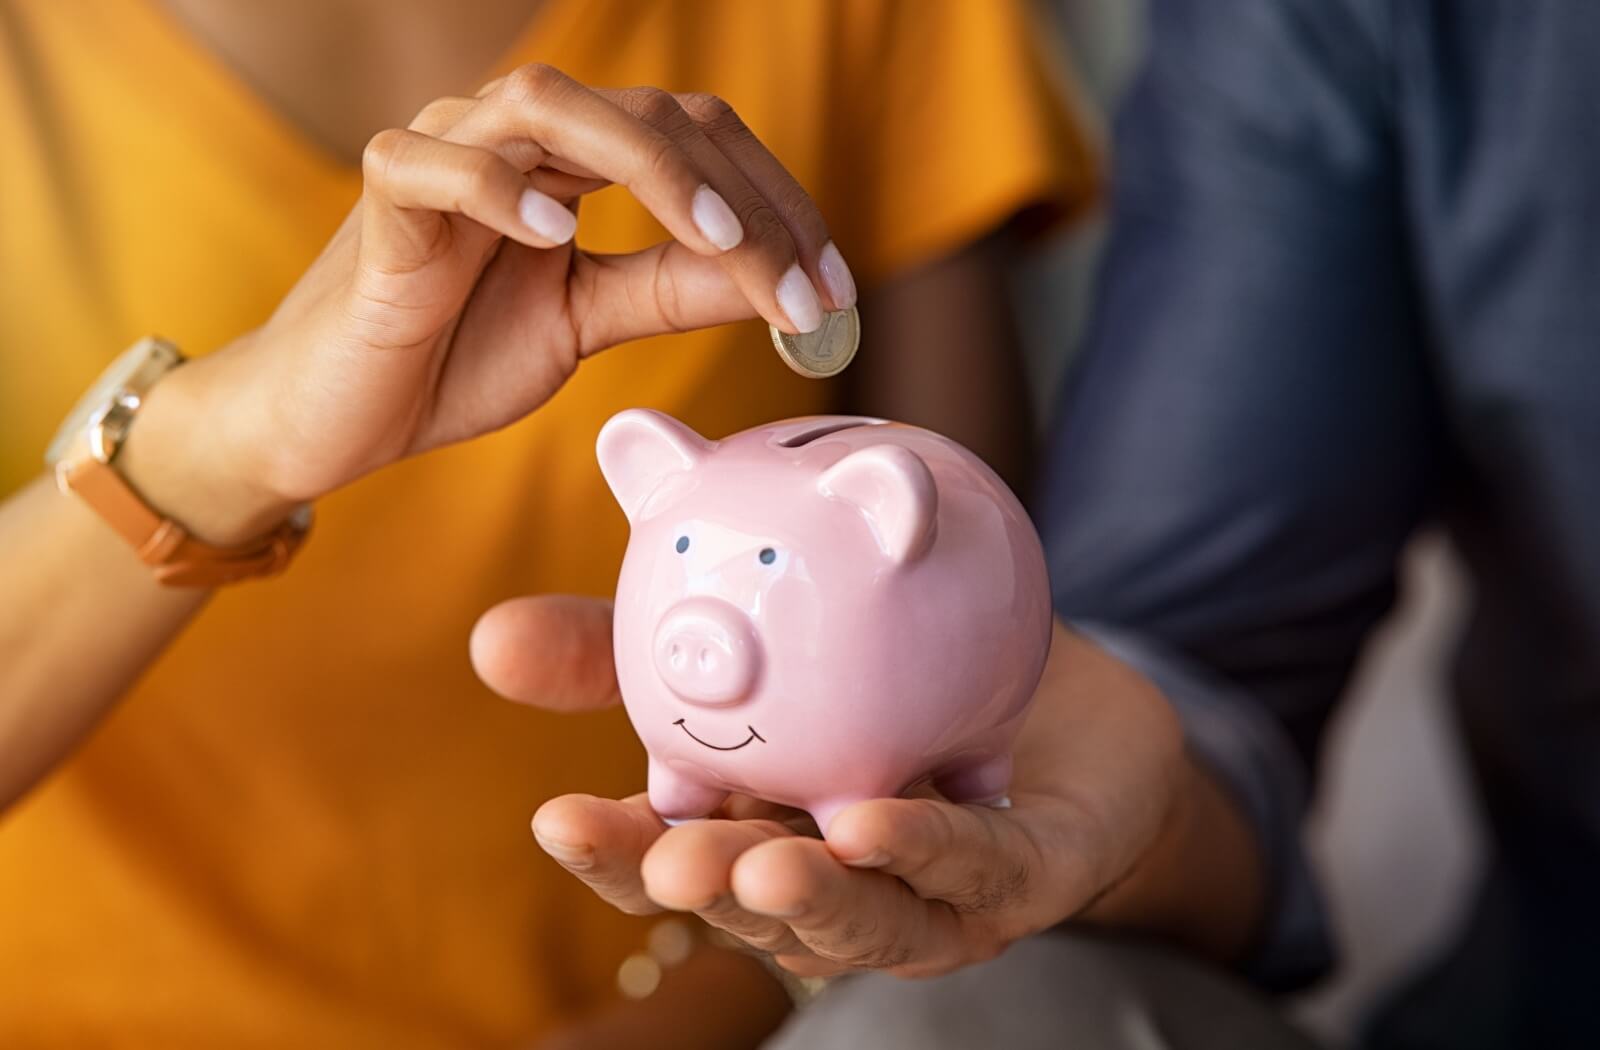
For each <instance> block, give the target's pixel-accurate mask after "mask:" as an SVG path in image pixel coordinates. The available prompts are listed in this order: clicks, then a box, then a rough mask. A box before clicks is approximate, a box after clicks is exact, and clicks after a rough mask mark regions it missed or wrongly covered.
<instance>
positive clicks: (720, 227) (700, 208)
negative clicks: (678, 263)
mask: <svg viewBox="0 0 1600 1050" xmlns="http://www.w3.org/2000/svg"><path fill="white" fill-rule="evenodd" d="M689 214H690V215H691V216H693V218H694V224H695V226H697V227H698V228H699V230H700V232H701V234H703V235H704V236H705V239H706V240H708V241H710V242H711V243H712V244H715V245H716V246H717V247H718V248H721V249H722V250H723V251H727V250H728V249H729V248H737V247H738V246H739V242H740V241H742V240H744V227H743V226H741V225H739V217H738V216H737V215H735V214H734V213H733V209H732V208H730V207H728V202H727V201H725V200H723V199H722V194H720V193H718V192H717V191H716V190H714V189H712V188H711V187H710V186H701V187H700V188H699V189H697V190H695V191H694V202H693V203H692V204H691V205H690V206H689Z"/></svg>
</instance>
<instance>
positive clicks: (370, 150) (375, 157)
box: [361, 128, 407, 184]
mask: <svg viewBox="0 0 1600 1050" xmlns="http://www.w3.org/2000/svg"><path fill="white" fill-rule="evenodd" d="M406 138H407V136H406V133H405V132H404V131H402V130H401V129H399V128H385V129H383V130H382V131H380V132H378V133H377V134H376V135H374V136H372V138H370V139H368V140H367V145H366V148H365V149H363V150H362V151H361V174H362V177H363V178H365V179H366V181H367V182H369V183H377V184H382V183H384V182H386V181H388V179H389V176H390V174H391V172H392V171H393V168H394V164H395V162H396V161H397V160H398V159H399V157H400V155H401V153H403V152H404V151H405V146H406Z"/></svg>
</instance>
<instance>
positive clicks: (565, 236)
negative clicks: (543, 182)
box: [517, 190, 578, 244]
mask: <svg viewBox="0 0 1600 1050" xmlns="http://www.w3.org/2000/svg"><path fill="white" fill-rule="evenodd" d="M517 214H518V216H520V217H521V219H522V224H523V225H524V226H526V227H527V228H528V229H530V230H532V231H533V232H534V233H536V234H538V235H539V236H540V237H543V238H544V239H545V240H547V241H553V242H555V243H556V244H566V243H567V242H568V241H570V240H572V235H573V234H574V233H576V232H577V230H578V217H577V216H576V215H574V214H572V212H570V211H568V210H567V209H566V208H564V207H562V205H561V202H560V201H558V200H556V199H555V198H554V197H547V196H545V195H544V194H542V193H540V192H539V191H538V190H523V191H522V200H521V201H520V202H518V204H517Z"/></svg>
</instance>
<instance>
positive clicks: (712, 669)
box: [655, 597, 761, 706]
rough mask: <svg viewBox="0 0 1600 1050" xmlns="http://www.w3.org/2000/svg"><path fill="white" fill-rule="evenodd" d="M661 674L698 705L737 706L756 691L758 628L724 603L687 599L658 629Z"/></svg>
mask: <svg viewBox="0 0 1600 1050" xmlns="http://www.w3.org/2000/svg"><path fill="white" fill-rule="evenodd" d="M655 664H656V673H657V674H659V675H660V676H661V680H662V681H663V682H665V683H666V685H667V688H669V689H671V690H672V691H673V693H675V694H677V696H679V697H680V698H682V699H684V700H687V701H689V702H690V703H693V704H708V705H714V706H715V705H724V704H736V703H738V702H739V701H741V700H744V699H745V698H746V697H748V696H749V695H750V694H751V692H752V691H754V689H755V684H756V678H757V676H758V675H759V674H760V671H761V643H760V640H759V639H758V638H757V637H756V632H755V626H754V625H753V624H752V623H751V622H750V618H749V617H748V616H746V615H745V614H744V613H743V612H742V611H740V610H739V609H738V608H736V607H734V606H733V605H731V604H730V603H728V602H725V601H723V600H722V599H720V598H710V597H696V598H687V599H685V600H683V601H681V602H679V603H677V604H676V605H674V606H673V607H672V608H670V609H668V610H667V614H666V615H665V616H664V617H662V619H661V625H660V626H659V627H658V628H656V638H655Z"/></svg>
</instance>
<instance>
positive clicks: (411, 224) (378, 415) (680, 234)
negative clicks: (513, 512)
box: [141, 66, 855, 533]
mask: <svg viewBox="0 0 1600 1050" xmlns="http://www.w3.org/2000/svg"><path fill="white" fill-rule="evenodd" d="M363 176H364V186H363V192H362V196H361V199H360V201H359V202H358V203H357V204H356V206H355V208H354V210H353V211H352V212H351V213H350V215H349V217H348V218H347V220H346V221H345V223H344V224H343V226H342V227H341V228H340V229H339V231H338V232H337V233H336V234H335V236H334V237H333V239H332V241H331V243H330V244H329V245H328V246H327V248H326V249H325V250H324V252H323V253H322V255H321V256H320V257H319V258H318V259H317V261H316V262H315V263H314V264H313V265H312V267H311V268H310V270H308V271H307V273H306V274H305V275H304V276H303V277H302V279H301V280H300V282H299V283H298V284H297V285H296V287H295V288H294V289H293V290H292V291H291V292H290V294H289V295H288V297H287V298H286V299H285V300H284V301H283V303H282V304H281V306H280V307H279V308H278V310H277V311H276V312H275V314H274V315H273V316H272V318H271V319H270V320H269V321H268V322H267V323H266V324H265V325H264V326H262V327H261V328H260V329H258V330H256V331H254V332H252V333H250V334H249V335H247V336H245V337H244V338H242V339H240V340H238V341H237V342H236V343H234V344H231V345H230V346H228V347H226V348H224V349H222V350H220V351H218V352H217V353H214V354H212V355H210V356H208V357H206V358H203V359H201V360H200V361H196V362H194V363H193V364H191V365H190V366H187V367H185V368H184V369H181V370H179V372H178V373H175V374H174V377H173V378H172V380H169V381H168V382H170V383H172V384H173V386H172V389H173V390H179V389H180V388H186V392H187V393H188V395H189V396H188V398H187V401H188V402H189V404H190V405H191V406H192V407H194V408H195V409H196V411H199V412H201V413H203V417H202V418H201V419H200V420H195V419H189V420H187V421H186V422H187V423H188V432H189V433H190V434H193V433H196V432H203V433H205V434H207V436H208V441H207V442H206V443H205V444H206V446H207V447H208V449H210V450H211V452H212V453H213V454H214V455H213V458H215V459H217V460H218V461H219V465H220V462H221V460H224V459H225V460H226V468H227V470H228V471H229V472H230V473H231V474H233V475H236V476H238V477H239V478H240V479H247V480H248V482H249V484H250V486H251V487H252V492H251V495H252V496H253V497H255V500H256V502H258V503H267V504H278V505H290V504H293V503H297V502H300V501H304V500H308V499H312V498H315V497H317V496H319V495H322V494H324V493H326V492H328V491H330V490H332V489H334V488H337V487H338V486H340V485H343V484H345V483H347V482H349V481H351V480H353V479H354V478H356V477H359V476H360V475H362V474H365V473H367V472H369V471H372V470H375V469H377V468H379V467H382V466H384V465H386V464H387V463H390V462H392V461H394V460H396V459H399V458H400V457H402V456H406V455H410V454H414V453H417V452H421V451H424V450H427V449H430V448H433V447H436V446H438V445H441V444H445V443H447V442H452V441H458V440H462V439H465V438H468V437H472V436H475V435H478V434H482V433H484V432H487V431H490V430H493V429H496V428H498V427H501V426H504V425H506V424H508V423H510V422H512V421H514V420H516V419H518V418H520V417H522V416H524V415H526V414H527V413H529V412H531V411H532V410H534V409H535V408H537V407H538V406H539V405H540V404H542V403H543V402H544V401H545V400H547V399H548V398H549V397H550V396H551V395H552V394H554V393H555V392H556V390H557V389H559V388H560V386H561V385H562V383H564V382H565V381H566V379H567V378H568V377H569V376H571V375H572V373H573V371H574V369H575V368H576V367H577V366H578V363H579V362H580V361H581V360H582V359H583V358H584V357H586V356H588V355H590V354H593V353H595V352H597V351H599V350H602V349H605V348H606V347H609V346H613V345H615V344H617V343H621V342H624V341H626V340H630V339H635V338H639V337H643V336H648V335H653V334H657V333H663V332H673V331H682V330H686V329H693V328H700V327H705V326H709V325H715V324H721V323H725V322H729V321H734V320H739V319H743V318H748V317H754V316H757V315H759V316H761V317H763V318H765V319H766V320H767V321H769V322H770V323H772V324H775V325H777V326H778V327H780V328H782V329H784V330H786V331H789V332H795V331H801V330H810V329H813V328H815V327H817V325H818V324H819V323H820V320H821V315H822V311H823V310H824V309H827V308H841V307H844V306H847V305H850V303H851V301H853V299H854V296H855V289H854V285H853V282H852V280H851V278H850V274H849V270H848V268H847V267H846V266H845V264H844V262H843V260H842V258H841V257H840V256H839V254H838V252H837V250H836V249H835V248H833V247H832V242H831V241H830V239H829V235H828V231H827V227H826V225H825V224H824V222H823V220H822V217H821V215H820V214H819V213H818V211H817V208H816V205H815V204H814V203H813V202H812V200H811V199H810V198H809V197H808V196H807V195H806V193H805V192H804V190H802V189H801V188H800V186H799V185H798V183H796V181H795V180H794V178H793V177H792V176H791V175H790V174H789V173H788V172H787V171H786V170H785V169H784V168H783V166H782V165H781V164H780V163H779V162H778V161H777V160H776V159H775V158H774V157H773V155H772V154H771V153H770V152H769V151H768V150H767V149H766V147H764V146H763V145H762V144H761V142H760V141H759V140H757V139H756V138H755V136H754V135H752V134H751V133H750V131H749V130H748V129H747V128H746V127H745V126H744V125H743V124H742V123H741V122H740V120H739V118H738V117H737V116H736V115H735V114H734V112H733V110H732V109H731V108H729V106H728V105H727V104H726V103H724V102H723V101H722V100H720V99H718V98H715V97H713V96H709V95H672V94H668V93H667V92H664V91H660V90H656V89H650V88H635V89H629V90H620V91H601V90H592V89H590V88H588V87H585V86H584V85H582V84H579V83H577V82H575V81H573V80H571V79H570V78H568V77H566V76H565V75H563V74H561V73H560V72H558V71H556V70H554V69H551V68H549V67H546V66H527V67H524V68H522V69H519V70H517V71H516V72H514V73H512V74H510V75H509V76H506V77H504V78H502V79H500V80H498V81H496V82H494V83H492V84H490V85H488V86H487V87H486V88H485V89H484V90H483V91H482V92H481V93H480V94H479V95H478V96H477V97H474V98H445V99H440V100H438V101H436V102H434V103H432V104H430V105H429V106H428V107H426V108H425V109H424V110H423V111H422V112H421V113H420V114H419V115H418V116H417V118H416V119H415V120H414V121H413V122H412V123H411V125H410V126H409V127H407V128H404V129H391V130H387V131H383V132H380V133H379V134H378V135H376V136H375V137H374V138H373V139H372V141H371V143H370V144H369V145H368V147H367V149H366V153H365V157H364V162H363ZM612 183H617V184H620V185H622V186H624V187H626V188H627V189H628V191H629V192H631V193H632V194H633V196H634V197H636V198H637V199H638V200H639V201H640V202H641V203H642V204H643V205H644V206H645V208H647V209H648V210H649V211H650V213H651V214H652V215H654V216H655V218H656V219H657V220H659V221H660V223H661V224H662V226H664V227H665V228H666V230H667V232H668V233H669V234H670V236H671V239H670V240H667V241H664V242H662V243H659V244H655V245H652V246H641V247H640V250H638V251H635V252H632V253H629V254H621V255H599V254H594V253H590V252H585V251H582V250H580V249H579V248H577V247H576V246H575V245H574V244H573V241H572V238H573V233H574V230H575V228H576V222H577V220H576V214H575V213H576V211H577V208H578V204H579V201H580V199H581V198H582V197H583V196H584V195H585V194H587V193H590V192H592V191H594V190H596V189H599V188H601V187H604V186H607V185H610V184H612ZM819 289H820V290H821V291H820V293H819V291H818V290H819ZM180 377H181V379H180ZM161 386H162V387H166V386H167V383H166V382H164V383H163V384H162V385H161ZM159 389H160V388H158V390H159ZM180 396H181V395H180V394H178V393H171V394H168V393H165V392H163V397H164V398H165V399H166V400H168V401H169V402H171V401H174V400H176V399H177V398H178V397H180ZM158 426H159V424H155V423H152V424H150V425H149V427H145V426H144V424H143V423H141V428H143V429H151V430H154V429H157V428H158ZM191 444H192V442H191ZM211 495H214V494H211ZM191 502H194V503H196V504H200V503H201V502H202V501H200V500H198V499H195V500H192V501H191ZM205 502H207V503H216V502H218V501H217V500H214V499H208V500H207V501H205ZM222 502H226V501H222ZM165 509H168V510H169V511H171V510H174V509H178V508H173V507H167V508H165ZM186 509H189V510H192V511H193V513H194V514H196V515H197V516H201V517H204V515H206V514H207V513H208V512H209V507H208V506H204V505H197V506H194V507H192V508H186ZM175 516H178V515H175ZM211 531H212V532H213V533H215V532H219V531H228V530H227V529H226V528H224V527H223V523H221V522H218V523H217V527H215V528H213V529H212V530H211Z"/></svg>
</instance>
